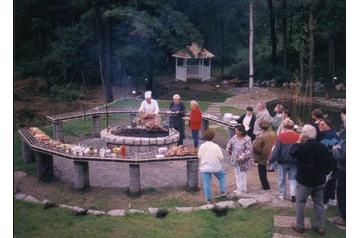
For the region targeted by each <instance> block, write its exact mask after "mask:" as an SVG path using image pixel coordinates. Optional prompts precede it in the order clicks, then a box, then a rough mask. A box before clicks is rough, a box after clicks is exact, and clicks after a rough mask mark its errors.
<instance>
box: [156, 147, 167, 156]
mask: <svg viewBox="0 0 358 238" xmlns="http://www.w3.org/2000/svg"><path fill="white" fill-rule="evenodd" d="M167 151H168V148H167V147H159V148H158V153H159V154H160V155H164V154H165V153H167Z"/></svg>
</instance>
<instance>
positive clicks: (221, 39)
mask: <svg viewBox="0 0 358 238" xmlns="http://www.w3.org/2000/svg"><path fill="white" fill-rule="evenodd" d="M224 27H225V22H224V20H223V19H222V23H221V27H220V41H221V42H220V43H221V65H220V71H221V81H223V80H224V67H225V35H224V34H225V29H224Z"/></svg>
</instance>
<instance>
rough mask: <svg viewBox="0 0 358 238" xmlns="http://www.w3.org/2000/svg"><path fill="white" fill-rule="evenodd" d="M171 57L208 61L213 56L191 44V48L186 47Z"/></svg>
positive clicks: (195, 44)
mask: <svg viewBox="0 0 358 238" xmlns="http://www.w3.org/2000/svg"><path fill="white" fill-rule="evenodd" d="M172 56H173V57H177V58H182V59H191V58H195V59H208V58H213V57H214V55H213V54H212V53H210V52H209V51H208V50H207V49H204V48H201V47H199V46H198V44H197V43H195V42H193V43H191V46H187V47H186V49H184V50H179V51H178V52H176V53H175V54H173V55H172Z"/></svg>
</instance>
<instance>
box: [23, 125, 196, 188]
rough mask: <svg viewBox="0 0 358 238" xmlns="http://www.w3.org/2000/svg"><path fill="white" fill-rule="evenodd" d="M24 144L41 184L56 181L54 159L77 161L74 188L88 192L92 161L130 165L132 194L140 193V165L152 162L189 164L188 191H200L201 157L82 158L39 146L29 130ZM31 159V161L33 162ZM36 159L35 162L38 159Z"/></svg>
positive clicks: (25, 158)
mask: <svg viewBox="0 0 358 238" xmlns="http://www.w3.org/2000/svg"><path fill="white" fill-rule="evenodd" d="M18 133H19V134H20V137H21V140H22V142H23V158H24V162H25V163H29V162H33V161H34V160H35V159H36V162H37V175H38V178H39V180H40V181H43V182H51V181H52V180H53V179H54V170H53V156H58V158H64V159H69V160H73V163H74V178H73V182H74V187H75V189H77V190H82V189H86V188H88V187H89V185H90V181H89V167H88V162H90V161H98V162H116V163H127V164H129V177H130V182H129V191H130V193H133V194H137V193H140V164H141V163H152V162H168V161H187V189H188V190H189V191H197V189H198V157H197V156H178V157H163V158H157V157H156V156H155V153H153V152H152V153H145V154H144V155H145V157H144V156H143V154H142V156H137V155H138V154H137V153H129V155H128V157H126V158H125V159H122V158H117V157H99V156H85V155H83V156H80V155H74V154H71V153H66V152H65V151H63V150H61V149H57V148H53V147H50V146H48V145H45V144H43V143H39V142H38V141H37V140H36V139H35V138H34V137H33V136H32V135H31V134H30V132H29V131H28V129H26V128H25V129H20V130H19V131H18ZM29 158H31V160H30V159H29ZM34 158H35V159H34Z"/></svg>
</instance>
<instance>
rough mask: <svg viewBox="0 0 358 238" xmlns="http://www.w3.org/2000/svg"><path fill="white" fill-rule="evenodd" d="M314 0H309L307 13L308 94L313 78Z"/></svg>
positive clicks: (310, 90) (310, 94)
mask: <svg viewBox="0 0 358 238" xmlns="http://www.w3.org/2000/svg"><path fill="white" fill-rule="evenodd" d="M314 1H315V0H310V13H309V22H308V28H309V55H308V92H309V96H310V97H312V96H313V88H314V87H313V86H314V85H313V80H314V32H315V19H314V15H313V14H314V9H315V2H314Z"/></svg>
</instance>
